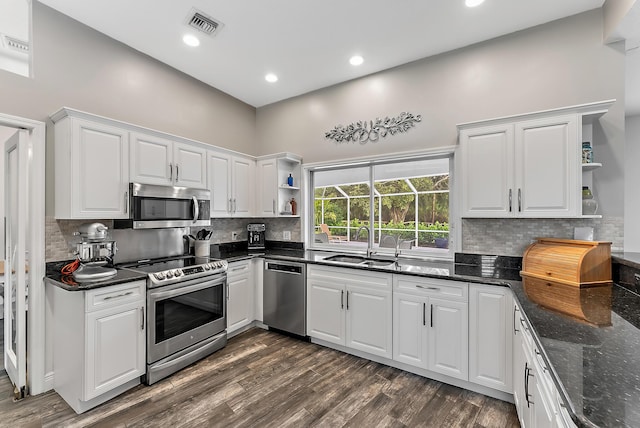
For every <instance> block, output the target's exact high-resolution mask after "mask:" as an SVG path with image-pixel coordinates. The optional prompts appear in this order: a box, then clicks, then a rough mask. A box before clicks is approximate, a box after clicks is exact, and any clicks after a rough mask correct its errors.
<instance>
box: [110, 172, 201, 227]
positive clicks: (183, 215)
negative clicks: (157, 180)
mask: <svg viewBox="0 0 640 428" xmlns="http://www.w3.org/2000/svg"><path fill="white" fill-rule="evenodd" d="M129 195H130V196H129V218H128V219H117V220H114V221H113V227H114V228H116V229H159V228H165V227H189V226H210V225H211V214H210V204H211V201H210V199H211V192H210V191H209V190H206V189H191V188H188V187H177V186H157V185H152V184H141V183H129Z"/></svg>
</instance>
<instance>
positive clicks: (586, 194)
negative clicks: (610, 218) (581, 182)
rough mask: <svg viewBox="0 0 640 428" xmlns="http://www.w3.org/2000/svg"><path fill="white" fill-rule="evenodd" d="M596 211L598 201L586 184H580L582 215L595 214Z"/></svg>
mask: <svg viewBox="0 0 640 428" xmlns="http://www.w3.org/2000/svg"><path fill="white" fill-rule="evenodd" d="M597 211H598V201H596V200H595V199H593V193H591V189H589V187H588V186H582V215H595V213H596V212H597Z"/></svg>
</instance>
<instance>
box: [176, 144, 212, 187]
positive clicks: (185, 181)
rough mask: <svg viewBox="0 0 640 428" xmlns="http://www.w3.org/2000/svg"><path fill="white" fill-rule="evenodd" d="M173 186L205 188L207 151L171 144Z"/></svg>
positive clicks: (186, 145) (187, 145) (185, 145)
mask: <svg viewBox="0 0 640 428" xmlns="http://www.w3.org/2000/svg"><path fill="white" fill-rule="evenodd" d="M173 163H174V165H175V173H176V175H175V185H176V186H184V187H193V188H195V189H206V188H207V151H206V150H204V149H201V148H200V147H195V146H191V145H189V144H181V143H174V144H173Z"/></svg>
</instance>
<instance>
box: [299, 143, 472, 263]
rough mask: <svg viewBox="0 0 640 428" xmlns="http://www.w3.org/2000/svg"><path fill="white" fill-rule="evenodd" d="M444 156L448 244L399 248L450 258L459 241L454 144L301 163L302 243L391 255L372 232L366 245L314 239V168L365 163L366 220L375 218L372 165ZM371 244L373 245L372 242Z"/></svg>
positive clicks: (423, 255)
mask: <svg viewBox="0 0 640 428" xmlns="http://www.w3.org/2000/svg"><path fill="white" fill-rule="evenodd" d="M443 158H447V159H448V160H449V246H448V248H447V249H446V250H443V249H435V248H434V249H429V248H426V247H422V248H420V249H418V250H409V249H403V250H401V256H402V255H406V256H410V257H419V258H427V259H432V258H433V259H446V260H450V259H453V256H454V253H455V252H456V251H457V248H458V245H459V244H458V243H459V233H458V231H459V230H460V227H459V223H460V217H459V216H458V215H457V205H458V204H457V196H456V195H457V194H458V192H457V191H456V186H455V184H456V180H455V165H456V162H455V147H452V148H449V147H447V148H439V149H434V150H432V151H426V152H425V151H422V152H416V153H411V154H404V155H401V156H394V157H389V156H375V157H368V158H360V159H349V160H343V161H334V162H331V161H329V162H319V163H312V164H304V165H303V166H302V168H303V172H304V186H303V193H304V196H303V197H304V200H305V202H306V205H307V207H309V209H307V210H306V213H305V215H304V216H303V218H302V219H301V220H302V225H301V226H302V228H303V237H304V241H305V247H306V248H307V249H309V250H317V251H330V252H334V253H336V252H339V253H355V254H361V253H362V254H366V253H367V252H368V250H369V249H370V250H371V251H373V252H374V254H380V255H394V253H395V248H387V247H379V246H378V244H375V239H374V235H375V233H369V234H368V235H369V236H368V238H367V246H366V247H364V246H363V247H362V248H358V247H356V246H355V245H354V246H349V247H347V248H345V247H342V246H339V245H337V244H332V243H330V242H329V243H317V242H315V236H314V235H315V217H314V216H315V205H314V202H315V186H314V183H313V174H314V173H315V172H318V171H331V170H344V169H346V168H360V167H368V168H369V182H368V185H369V186H370V193H369V201H370V203H369V220H370V219H372V218H373V219H374V221H375V215H374V212H375V207H374V205H373V200H374V198H375V196H376V195H375V193H376V191H375V182H374V177H373V175H374V166H376V165H384V164H394V163H402V162H413V161H423V160H430V159H433V160H435V159H443ZM374 244H375V246H374Z"/></svg>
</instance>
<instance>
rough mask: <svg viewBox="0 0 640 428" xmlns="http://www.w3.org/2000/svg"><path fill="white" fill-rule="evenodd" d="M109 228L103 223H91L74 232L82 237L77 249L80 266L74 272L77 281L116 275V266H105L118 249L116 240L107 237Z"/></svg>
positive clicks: (96, 279) (95, 279)
mask: <svg viewBox="0 0 640 428" xmlns="http://www.w3.org/2000/svg"><path fill="white" fill-rule="evenodd" d="M108 230H109V228H108V227H107V226H105V225H104V224H102V223H91V224H83V225H82V226H80V227H79V228H78V231H77V232H75V233H74V236H79V237H80V242H78V243H76V250H75V255H76V256H77V257H78V260H79V262H80V266H79V267H78V269H76V270H75V271H74V272H73V278H74V279H75V280H76V281H78V282H89V281H99V280H103V279H108V278H111V277H112V276H115V275H116V270H115V269H114V268H112V267H106V266H105V265H107V264H108V263H110V262H111V261H112V259H113V256H114V255H115V254H116V251H117V250H118V248H117V247H116V241H114V240H110V239H107V238H108V233H107V232H108Z"/></svg>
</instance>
